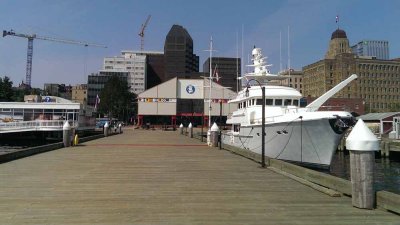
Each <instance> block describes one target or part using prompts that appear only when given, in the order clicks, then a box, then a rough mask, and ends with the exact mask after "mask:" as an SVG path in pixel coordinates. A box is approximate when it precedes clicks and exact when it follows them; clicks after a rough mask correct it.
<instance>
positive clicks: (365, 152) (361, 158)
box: [346, 119, 379, 209]
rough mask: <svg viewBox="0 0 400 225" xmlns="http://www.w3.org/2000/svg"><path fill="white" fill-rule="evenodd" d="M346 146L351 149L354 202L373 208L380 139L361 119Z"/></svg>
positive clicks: (357, 205)
mask: <svg viewBox="0 0 400 225" xmlns="http://www.w3.org/2000/svg"><path fill="white" fill-rule="evenodd" d="M346 147H347V149H348V150H349V151H350V173H351V174H350V175H351V186H352V204H353V206H354V207H357V208H361V209H373V208H374V206H375V190H374V185H373V184H374V165H375V151H378V150H379V141H378V139H377V138H376V137H375V135H374V134H373V133H372V132H371V130H370V129H368V127H367V126H366V125H365V123H364V121H363V120H361V119H359V120H358V122H357V124H356V125H355V126H354V128H353V130H352V131H351V133H350V134H349V136H348V137H347V139H346Z"/></svg>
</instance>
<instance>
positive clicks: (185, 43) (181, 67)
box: [162, 24, 199, 82]
mask: <svg viewBox="0 0 400 225" xmlns="http://www.w3.org/2000/svg"><path fill="white" fill-rule="evenodd" d="M164 60H165V61H164V63H165V64H164V65H165V71H164V79H163V80H162V82H165V81H167V80H170V79H172V78H174V77H178V78H191V77H190V74H193V75H196V72H199V56H197V55H195V54H193V40H192V37H190V35H189V33H188V31H187V30H186V29H185V28H184V27H182V26H180V25H176V24H175V25H173V26H172V27H171V30H170V31H169V32H168V34H167V36H166V38H165V44H164Z"/></svg>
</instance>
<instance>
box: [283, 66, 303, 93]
mask: <svg viewBox="0 0 400 225" xmlns="http://www.w3.org/2000/svg"><path fill="white" fill-rule="evenodd" d="M279 75H281V76H286V77H287V79H285V80H282V81H280V82H281V85H282V86H288V87H292V88H294V89H296V90H298V91H299V92H300V93H302V94H303V71H301V70H294V69H287V70H284V71H282V72H280V73H279Z"/></svg>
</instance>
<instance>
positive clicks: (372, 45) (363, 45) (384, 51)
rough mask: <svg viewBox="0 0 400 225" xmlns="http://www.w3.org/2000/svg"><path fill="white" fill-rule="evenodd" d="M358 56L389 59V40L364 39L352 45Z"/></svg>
mask: <svg viewBox="0 0 400 225" xmlns="http://www.w3.org/2000/svg"><path fill="white" fill-rule="evenodd" d="M351 50H352V52H353V53H354V54H356V55H357V56H361V57H360V58H362V56H365V57H372V58H375V59H382V60H389V42H388V41H376V40H362V41H359V42H358V43H357V44H355V45H353V46H351Z"/></svg>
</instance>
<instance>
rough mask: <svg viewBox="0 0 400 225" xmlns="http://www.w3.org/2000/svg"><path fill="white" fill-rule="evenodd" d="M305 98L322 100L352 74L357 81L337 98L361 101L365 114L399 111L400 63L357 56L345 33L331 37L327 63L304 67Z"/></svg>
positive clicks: (394, 60) (323, 60)
mask: <svg viewBox="0 0 400 225" xmlns="http://www.w3.org/2000/svg"><path fill="white" fill-rule="evenodd" d="M303 72H304V76H303V95H304V96H306V97H311V98H312V97H319V96H321V95H322V94H324V93H325V92H326V91H328V90H329V89H331V88H332V87H334V86H335V85H336V84H338V83H339V82H341V81H342V80H344V79H346V78H347V77H349V76H350V75H351V74H354V73H355V74H357V75H358V79H357V80H355V81H353V82H351V83H350V84H349V85H348V86H347V87H345V88H344V89H343V90H341V91H340V92H339V93H337V94H336V95H335V96H334V97H335V98H347V99H355V100H357V99H362V104H364V106H365V111H366V112H387V111H400V103H399V102H400V88H399V87H400V59H392V60H383V59H376V58H373V57H361V56H357V55H356V54H354V53H353V52H352V50H351V48H350V46H349V40H348V38H347V34H346V32H345V31H344V30H340V29H337V30H335V31H334V32H333V33H332V36H331V40H330V42H329V48H328V51H327V53H326V55H325V58H324V59H321V60H319V61H317V62H315V63H312V64H310V65H307V66H304V67H303Z"/></svg>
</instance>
